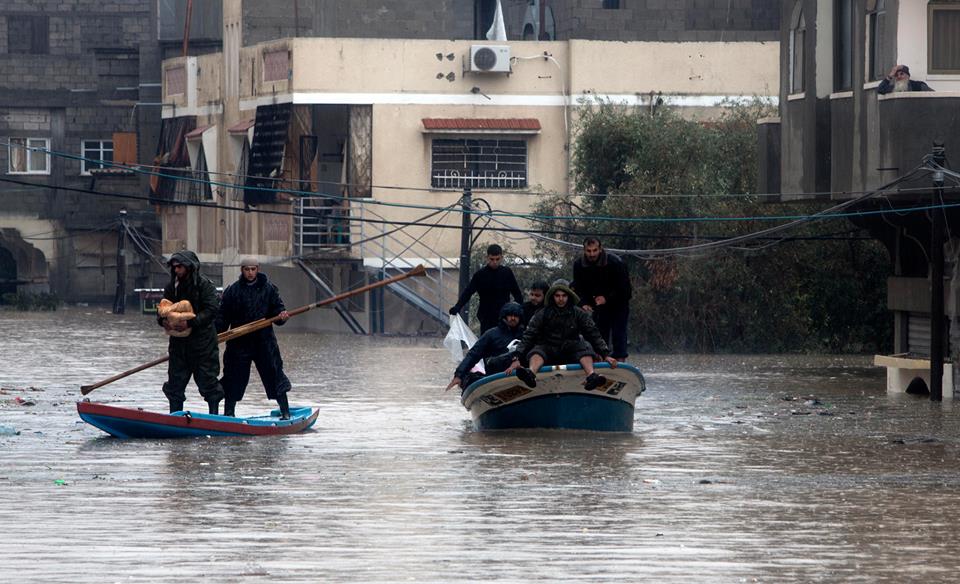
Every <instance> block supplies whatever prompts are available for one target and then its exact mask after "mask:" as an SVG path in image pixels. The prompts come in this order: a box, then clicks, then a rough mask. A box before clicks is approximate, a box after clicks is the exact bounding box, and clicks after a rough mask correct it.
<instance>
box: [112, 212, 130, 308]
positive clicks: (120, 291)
mask: <svg viewBox="0 0 960 584" xmlns="http://www.w3.org/2000/svg"><path fill="white" fill-rule="evenodd" d="M126 243H127V210H126V209H120V221H119V225H118V226H117V291H116V293H115V294H114V296H113V313H114V314H123V313H124V311H125V310H126V308H127V254H126V250H125V249H124V247H125V246H126Z"/></svg>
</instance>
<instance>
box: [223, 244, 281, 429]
mask: <svg viewBox="0 0 960 584" xmlns="http://www.w3.org/2000/svg"><path fill="white" fill-rule="evenodd" d="M275 316H279V317H280V320H278V321H276V323H277V324H278V325H282V324H284V323H286V321H287V319H288V318H290V313H289V312H287V309H286V307H285V306H284V305H283V300H282V299H281V298H280V291H279V290H277V287H276V286H275V285H274V284H273V282H271V281H270V280H269V279H267V275H266V274H264V273H262V272H260V262H259V261H258V260H257V258H255V257H245V258H242V259H241V260H240V279H239V280H237V281H236V282H234V283H233V284H230V285H229V286H227V289H226V290H224V291H223V296H222V297H221V299H220V313H219V315H218V316H217V331H218V332H224V331H227V330H229V329H231V328H237V327H239V326H241V325H245V324H247V323H250V322H253V321H255V320H260V319H264V318H273V317H275ZM251 363H253V364H254V365H256V366H257V373H259V374H260V381H262V382H263V388H264V389H265V390H266V391H267V398H268V399H273V400H277V403H278V404H279V405H280V418H281V419H284V420H289V419H290V402H289V401H287V392H288V391H290V380H289V379H288V378H287V376H286V374H285V373H284V372H283V359H282V358H281V357H280V347H279V345H277V337H276V335H274V334H273V327H272V326H268V327H267V328H264V329H260V330H258V331H255V332H252V333H249V334H246V335H243V336H241V337H237V338H236V339H233V340H231V341H227V348H226V350H225V351H224V352H223V379H221V380H220V384H221V385H222V386H223V391H224V394H225V397H226V401H224V404H223V415H225V416H233V415H235V413H236V407H237V402H238V401H240V400H242V399H243V394H244V392H245V391H246V389H247V383H249V381H250V364H251Z"/></svg>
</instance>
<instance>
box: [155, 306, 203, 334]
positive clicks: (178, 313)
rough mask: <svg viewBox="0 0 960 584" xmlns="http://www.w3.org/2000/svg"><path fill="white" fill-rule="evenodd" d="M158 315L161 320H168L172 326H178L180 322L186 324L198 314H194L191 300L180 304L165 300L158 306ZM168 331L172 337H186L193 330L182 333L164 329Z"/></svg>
mask: <svg viewBox="0 0 960 584" xmlns="http://www.w3.org/2000/svg"><path fill="white" fill-rule="evenodd" d="M157 314H158V315H160V317H161V318H166V319H167V322H168V323H170V324H177V323H180V322H186V321H188V320H190V319H191V318H196V316H197V315H196V314H194V313H193V306H191V305H190V301H189V300H181V301H180V302H171V301H169V300H167V299H166V298H164V299H163V300H161V301H160V304H158V305H157ZM164 330H166V331H167V334H168V335H170V336H171V337H186V336H188V335H189V334H190V330H191V329H189V328H188V329H186V330H182V331H175V330H171V329H166V328H165V329H164Z"/></svg>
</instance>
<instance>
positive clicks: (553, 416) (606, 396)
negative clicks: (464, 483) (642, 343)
mask: <svg viewBox="0 0 960 584" xmlns="http://www.w3.org/2000/svg"><path fill="white" fill-rule="evenodd" d="M595 368H596V369H597V371H598V372H599V373H601V374H602V375H604V376H605V377H606V378H607V383H606V384H604V385H603V386H602V387H598V388H596V389H593V390H590V391H587V390H585V389H584V388H583V379H584V375H583V370H582V368H581V367H580V365H559V366H548V367H542V368H541V369H540V371H539V372H538V373H537V387H536V388H528V387H527V386H526V385H524V384H523V382H522V381H520V380H519V379H517V377H516V376H515V375H510V376H506V375H504V374H502V373H499V374H497V375H491V376H489V377H484V378H483V379H480V380H478V381H477V382H475V383H473V384H472V385H470V387H468V388H466V390H464V392H463V397H462V398H461V402H462V403H463V406H464V407H465V408H467V409H468V410H469V411H470V415H471V417H472V418H473V425H474V428H476V429H477V430H505V429H512V428H562V429H573V430H594V431H599V432H631V431H632V430H633V415H634V403H635V402H636V399H637V396H639V395H640V394H641V393H643V391H644V390H645V389H646V383H645V381H644V379H643V375H642V374H641V373H640V370H639V369H637V368H636V367H634V366H632V365H629V364H626V363H625V364H622V365H620V366H619V367H617V368H616V369H613V368H611V367H610V366H609V365H608V364H607V363H597V364H596V365H595Z"/></svg>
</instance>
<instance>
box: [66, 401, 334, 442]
mask: <svg viewBox="0 0 960 584" xmlns="http://www.w3.org/2000/svg"><path fill="white" fill-rule="evenodd" d="M77 413H79V414H80V418H81V419H82V420H83V421H84V422H86V423H88V424H90V425H91V426H94V427H96V428H99V429H100V430H103V431H104V432H106V433H107V434H110V435H111V436H114V437H116V438H193V437H198V436H269V435H276V434H295V433H297V432H302V431H304V430H306V429H308V428H310V427H311V426H313V424H314V422H316V421H317V415H318V413H319V412H318V410H316V409H314V408H309V407H302V408H295V407H292V408H290V419H289V420H281V419H280V411H279V410H273V411H272V412H271V413H270V415H268V416H252V417H248V418H234V417H229V416H217V415H213V414H201V413H195V412H189V411H187V412H174V413H172V414H163V413H159V412H148V411H145V410H143V409H139V408H137V409H133V408H121V407H117V406H110V405H106V404H100V403H96V402H89V401H81V402H77Z"/></svg>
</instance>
